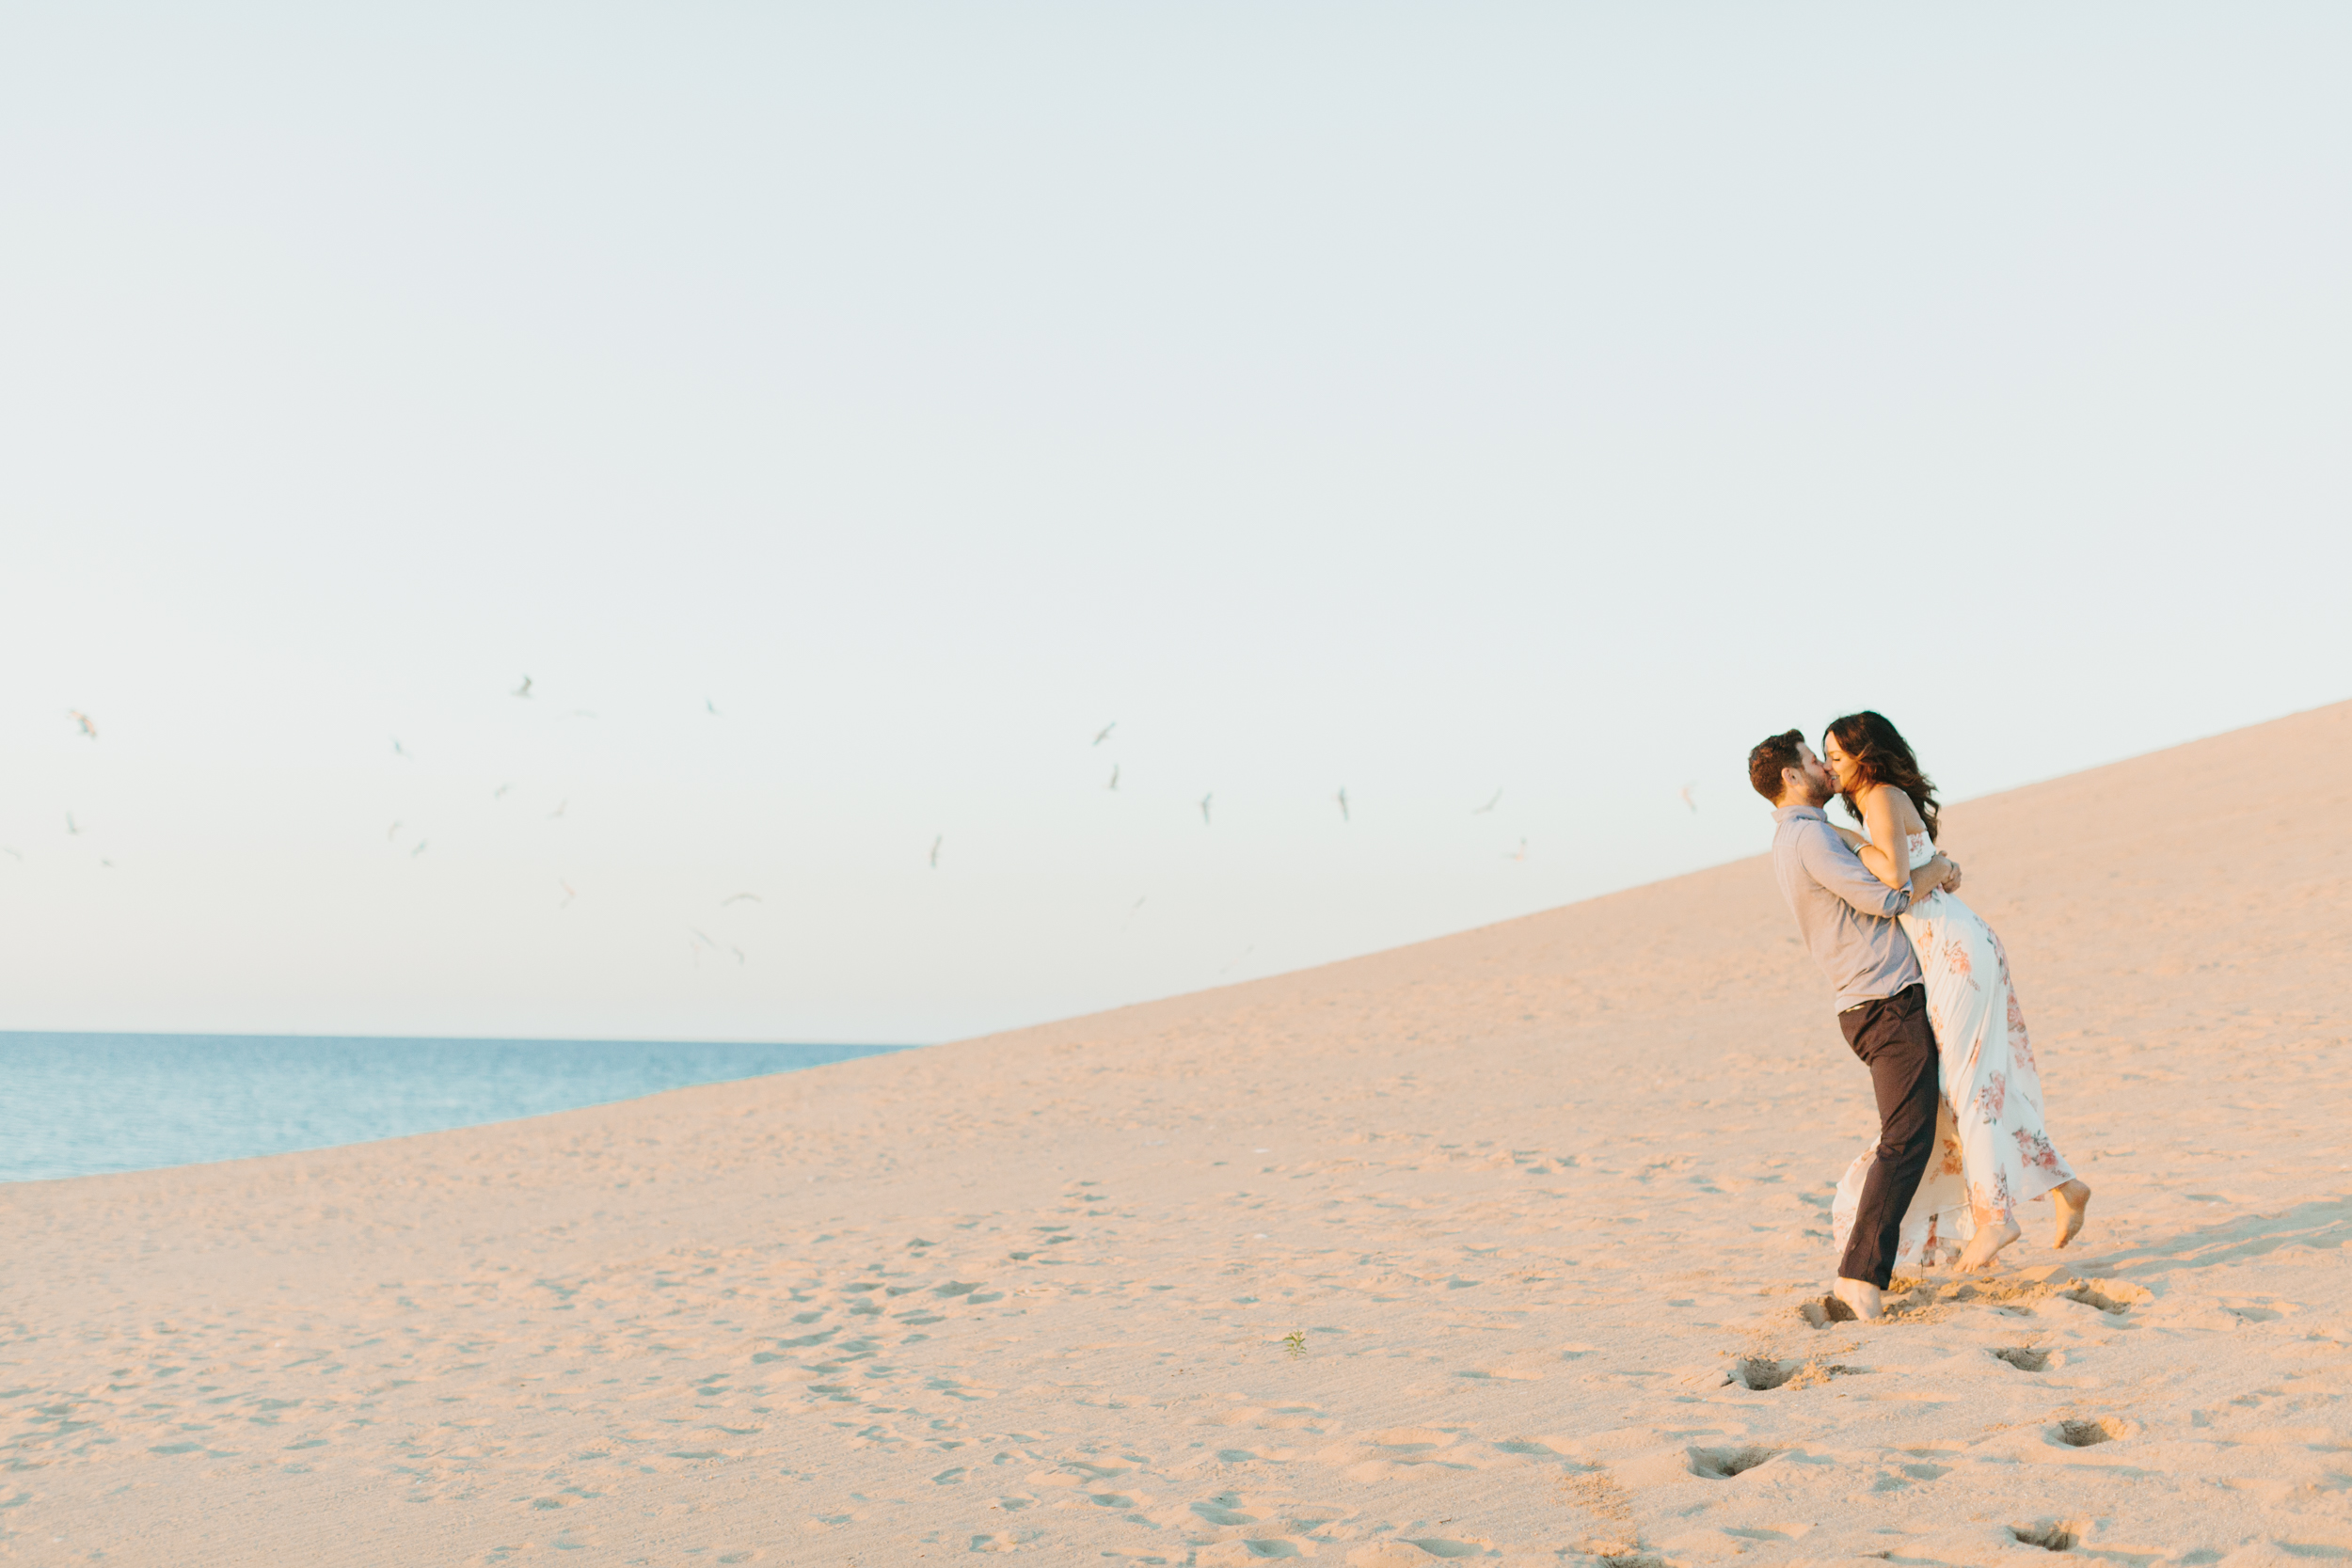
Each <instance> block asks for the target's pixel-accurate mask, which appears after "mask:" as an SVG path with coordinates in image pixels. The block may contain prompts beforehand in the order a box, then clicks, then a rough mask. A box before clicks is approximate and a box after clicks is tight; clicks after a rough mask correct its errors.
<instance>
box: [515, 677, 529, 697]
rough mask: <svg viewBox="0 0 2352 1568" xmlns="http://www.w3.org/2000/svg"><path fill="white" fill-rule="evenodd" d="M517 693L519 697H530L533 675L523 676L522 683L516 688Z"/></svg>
mask: <svg viewBox="0 0 2352 1568" xmlns="http://www.w3.org/2000/svg"><path fill="white" fill-rule="evenodd" d="M515 695H516V696H517V697H528V696H530V695H531V677H530V676H529V675H525V676H524V677H523V683H522V685H520V686H518V687H516V688H515Z"/></svg>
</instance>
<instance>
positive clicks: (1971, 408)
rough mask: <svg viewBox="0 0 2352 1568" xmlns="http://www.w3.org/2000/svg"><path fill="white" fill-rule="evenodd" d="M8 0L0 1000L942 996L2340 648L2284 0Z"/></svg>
mask: <svg viewBox="0 0 2352 1568" xmlns="http://www.w3.org/2000/svg"><path fill="white" fill-rule="evenodd" d="M6 36H7V40H8V43H7V47H6V48H5V49H0V143H4V145H5V149H6V155H5V157H0V213H4V214H5V222H6V232H7V235H8V243H7V244H6V245H0V529H5V538H4V540H0V543H5V552H4V554H0V562H4V563H5V583H6V589H7V597H6V613H5V615H0V671H4V672H5V677H4V678H0V848H5V849H6V850H7V851H8V852H7V853H5V854H0V952H4V953H5V955H6V957H5V959H0V963H4V964H5V974H6V983H5V986H4V987H0V998H4V999H5V1000H0V1028H23V1029H31V1028H40V1029H155V1030H191V1031H222V1032H241V1031H254V1032H333V1033H354V1034H378V1033H383V1034H471V1035H480V1034H498V1035H522V1036H564V1037H639V1038H643V1037H664V1038H728V1039H799V1040H841V1041H867V1040H875V1041H879V1040H893V1041H897V1040H931V1039H944V1038H949V1037H957V1036H961V1035H968V1034H972V1033H976V1032H979V1031H983V1030H989V1029H995V1028H1002V1027H1008V1026H1011V1025H1016V1024H1020V1023H1025V1022H1038V1021H1042V1020H1045V1019H1049V1018H1055V1017H1060V1016H1066V1015H1069V1014H1072V1013H1075V1012H1080V1011H1085V1010H1089V1009H1093V1008H1098V1007H1103V1006H1114V1005H1118V1004H1120V1003H1124V1002H1131V1001H1138V1000H1142V999H1145V998H1148V997H1152V996H1159V995H1166V994H1169V993H1172V992H1179V991H1184V990H1195V989H1198V988H1200V987H1203V986H1209V985H1214V984H1219V983H1225V982H1229V981H1233V980H1240V979H1246V978H1249V977H1252V976H1256V975H1262V974H1270V973H1274V972H1278V971H1280V970H1284V969H1291V968H1295V967H1299V966H1302V965H1307V964H1312V963H1318V962H1322V961H1326V960H1328V959H1332V958H1340V957H1344V956H1347V955H1350V954H1355V953H1360V952H1366V951H1371V950H1375V949H1377V948H1381V947H1385V946H1390V945H1392V944H1395V943H1398V942H1408V941H1413V940H1417V939H1420V938H1423V937H1429V936H1435V935H1438V934H1440V933H1443V932H1446V931H1451V930H1457V929H1461V928H1463V927H1470V926H1474V925H1479V924H1483V923H1486V922H1488V921H1493V920H1498V919H1502V918H1506V917H1510V916H1513V915H1518V914H1522V913H1526V912H1529V911H1536V910H1541V909H1546V908H1549V907H1551V906H1554V905H1558V904H1562V903H1565V902H1569V901H1572V900H1575V899H1578V898H1582V897H1586V896H1590V895H1594V894H1597V893H1601V892H1605V891H1608V890H1610V889H1613V888H1618V887H1623V886H1627V885H1629V884H1633V883H1638V882H1643V881H1647V880H1650V879H1656V878H1659V877H1663V876H1669V875H1672V874H1675V873H1677V872H1681V871H1685V870H1690V869H1693V868H1696V867H1699V866H1703V865H1708V864H1711V863H1720V862H1722V861H1724V860H1728V859H1732V858H1735V857H1739V856H1743V855H1749V854H1755V853H1757V852H1759V851H1760V850H1761V849H1762V848H1763V847H1765V845H1766V843H1767V841H1768V839H1769V833H1770V822H1769V815H1768V812H1767V809H1766V807H1765V806H1764V804H1763V802H1761V801H1760V800H1756V798H1755V797H1754V796H1753V795H1752V794H1750V793H1749V792H1748V790H1747V787H1746V784H1745V782H1744V778H1743V774H1742V769H1741V762H1742V758H1743V757H1744V754H1745V752H1746V751H1747V748H1748V747H1749V746H1750V745H1751V744H1752V743H1753V742H1754V741H1755V740H1756V739H1757V738H1759V737H1760V736H1763V735H1765V734H1767V733H1770V732H1772V731H1775V730H1779V729H1783V728H1786V727H1788V725H1791V724H1796V725H1802V726H1803V727H1804V728H1805V729H1806V730H1807V731H1808V732H1809V733H1816V734H1818V732H1819V730H1820V726H1821V724H1822V723H1823V722H1824V721H1826V720H1828V719H1830V718H1832V717H1833V716H1835V715H1836V714H1838V713H1840V712H1844V711H1847V710H1849V709H1851V708H1854V707H1859V706H1866V705H1867V706H1876V707H1878V708H1880V709H1882V710H1883V711H1884V712H1886V713H1887V714H1888V715H1889V716H1890V717H1892V718H1894V719H1895V721H1897V722H1898V723H1899V724H1900V725H1902V726H1903V727H1904V729H1905V730H1906V731H1907V732H1908V733H1910V735H1911V736H1912V737H1913V738H1914V740H1915V742H1916V744H1917V746H1918V748H1919V750H1920V752H1921V753H1922V757H1923V760H1924V761H1925V762H1926V764H1927V766H1928V768H1929V769H1930V770H1931V772H1932V773H1933V774H1934V775H1935V776H1936V778H1937V779H1938V780H1939V782H1940V783H1941V784H1943V786H1944V788H1945V790H1946V793H1947V797H1950V798H1965V797H1967V796H1971V795H1977V794H1982V793H1986V792H1989V791H1994V790H1998V789H2004V788H2008V787H2010V786H2013V785H2016V784H2024V783H2027V782H2030V781H2033V780H2036V779H2042V778H2046V777H2049V776H2052V775H2055V774H2059V773H2064V772H2069V771H2073V770H2074V769H2077V768H2085V767H2089V766H2093V765H2096V764H2099V763H2102V762H2106V761H2111V760H2114V759H2117V758H2120V757H2122V756H2126V755H2130V754H2134V753H2137V752H2145V751H2149V750H2152V749H2154V748H2157V747H2162V746H2166V745H2169V744H2173V743H2175V742H2178V741H2182V740H2185V739H2189V738H2192V737H2194V736H2202V735H2209V734H2213V733H2216V732H2217V731H2222V730H2227V729H2231V728H2233V727H2236V726H2238V725H2242V724H2246V723H2250V722H2253V721H2259V720H2263V719H2266V718H2271V717H2275V716H2277V715H2280V714H2282V713H2286V712H2290V711H2293V710H2296V709H2298V708H2302V707H2308V706H2312V705H2318V704H2321V703H2326V702H2330V701H2335V700H2340V699H2343V698H2344V697H2347V696H2352V673H2347V670H2348V668H2352V666H2348V664H2347V657H2346V656H2347V654H2352V632H2347V629H2346V627H2347V625H2352V617H2347V616H2346V614H2345V613H2344V609H2343V603H2344V598H2345V595H2346V588H2345V583H2346V580H2347V577H2348V576H2352V546H2347V544H2346V522H2347V513H2348V512H2352V507H2348V506H2347V503H2348V502H2352V475H2348V474H2347V471H2346V444H2345V436H2344V432H2345V430H2346V428H2347V425H2348V423H2352V419H2348V417H2352V385H2348V372H2347V367H2352V293H2348V292H2347V290H2346V289H2345V287H2344V279H2345V278H2346V277H2352V184H2348V183H2347V179H2346V175H2347V163H2352V151H2348V150H2352V95H2347V94H2346V93H2345V92H2344V90H2343V84H2344V80H2345V78H2346V72H2347V68H2352V49H2347V43H2352V12H2346V11H2345V10H2344V9H2343V8H2340V7H2331V6H2320V5H2310V6H2299V7H2298V6H2290V5H2277V6H2265V7H2262V8H2216V7H2194V8H2191V7H2166V6H2149V5H2130V6H2123V5H2113V6H2104V7H2100V6H2078V7H2069V8H2062V9H2053V8H2046V7H2022V6H2011V7H1972V8H1966V9H1965V10H1959V9H1931V8H1900V9H1890V8H1880V7H1862V6H1851V7H1820V8H1751V7H1732V6H1718V7H1708V6H1689V7H1678V8H1666V7H1630V6H1625V7H1613V8H1572V7H1536V6H1524V7H1505V6H1442V7H1441V6H1426V7H1418V8H1414V7H1395V6H1389V7H1376V6H1363V5H1346V6H1337V5H1334V6H1305V5H1299V6H1287V7H1266V6H1263V5H1249V6H1209V5H1194V6H1183V7H1174V6H1167V7H1139V6H1131V7H1102V6H1086V7H1081V6H1069V7H1058V8H1057V7H1033V6H1032V7H1024V6H992V7H971V6H938V7H915V6H888V5H864V4H861V5H857V6H847V5H844V6H836V7H830V8H816V7H803V8H773V7H765V8H755V7H749V6H711V5H705V6H672V7H642V8H621V7H578V6H562V7H558V6H541V7H523V6H508V7H496V8H484V7H479V6H467V7H458V6H434V5H404V6H399V7H378V8H373V9H372V10H363V9H361V8H319V7H314V6H293V5H288V6H284V7H279V8H262V7H251V6H237V5H229V4H223V5H215V6H208V7H202V8H185V7H162V6H151V7H137V6H117V7H103V6H102V7H87V8H60V7H51V8H40V9H31V8H19V9H18V10H17V11H16V12H15V13H14V14H13V15H12V16H11V18H10V21H9V24H8V29H7V35H6ZM526 675H528V676H529V677H530V678H531V680H532V694H531V695H530V696H529V697H528V698H517V697H514V696H512V695H510V694H509V693H510V692H511V691H512V690H513V689H516V687H517V686H519V685H520V684H521V682H522V680H523V678H524V676H526ZM707 705H708V706H707ZM709 706H715V707H716V709H717V710H718V711H717V712H716V713H715V714H713V713H712V712H710V711H709V710H708V708H709ZM72 710H79V711H80V712H82V713H86V714H87V715H88V716H89V717H90V719H91V720H92V721H93V722H94V723H95V724H96V726H97V728H98V731H99V734H98V737H97V738H96V739H95V740H92V739H89V738H87V737H86V736H84V735H83V734H82V733H81V731H80V728H79V726H78V724H77V722H76V721H74V720H73V719H72V718H71V717H70V716H69V715H70V712H72ZM1113 721H1116V724H1117V728H1116V729H1114V730H1113V731H1112V733H1111V735H1110V736H1109V737H1108V738H1106V739H1104V741H1103V742H1102V743H1101V744H1100V745H1099V746H1098V745H1094V744H1092V743H1091V742H1092V740H1093V737H1094V736H1095V735H1096V733H1097V732H1098V731H1100V730H1101V729H1102V728H1103V727H1104V725H1106V724H1110V723H1112V722H1113ZM395 739H397V740H398V742H399V743H400V745H401V747H402V748H403V749H404V750H405V752H406V753H407V754H406V755H402V754H398V753H396V752H395V751H394V749H393V743H394V741H395ZM1113 768H1118V769H1119V786H1118V788H1117V789H1116V790H1113V789H1110V788H1107V787H1105V786H1106V784H1107V783H1108V781H1109V778H1110V775H1111V772H1112V769H1113ZM1686 784H1687V785H1691V786H1692V795H1691V799H1692V801H1694V802H1695V804H1696V807H1697V809H1696V810H1695V811H1692V810H1690V809H1688V808H1687V807H1686V805H1685V804H1684V801H1683V800H1682V799H1681V795H1680V792H1681V791H1682V789H1683V787H1684V786H1685V785H1686ZM501 786H507V787H506V789H505V793H504V794H502V795H499V794H495V793H494V792H495V791H497V790H499V789H500V787H501ZM1341 788H1345V789H1346V791H1347V796H1348V801H1349V806H1350V813H1351V819H1349V820H1343V818H1342V816H1341V813H1340V809H1339V806H1338V802H1337V801H1336V800H1335V799H1334V797H1335V793H1336V792H1337V791H1338V790H1339V789H1341ZM1498 789H1500V790H1501V792H1502V794H1501V799H1500V800H1499V801H1498V802H1497V803H1496V804H1495V805H1494V807H1493V809H1492V810H1491V811H1490V812H1487V813H1486V814H1484V815H1478V814H1476V813H1475V808H1477V807H1479V806H1480V805H1482V804H1484V803H1485V802H1486V801H1487V800H1488V799H1489V798H1490V797H1492V796H1493V795H1494V794H1495V792H1496V791H1497V790H1498ZM1204 794H1213V797H1214V799H1213V800H1212V802H1211V812H1210V816H1211V820H1210V821H1209V822H1207V823H1205V824H1204V823H1203V821H1202V820H1201V814H1200V810H1199V808H1198V805H1197V802H1198V801H1199V800H1200V797H1201V796H1202V795H1204ZM69 814H71V816H72V826H73V828H74V829H76V830H78V831H76V832H69V831H68V817H69ZM395 824H397V826H396V827H395ZM935 838H936V839H941V840H943V842H942V844H941V848H940V854H939V863H938V866H937V868H936V869H935V870H934V869H933V868H932V867H931V866H930V863H929V856H930V849H931V846H932V844H933V841H934V839H935ZM1522 841H1523V842H1524V858H1518V853H1519V850H1520V847H1521V844H1522ZM1952 848H1953V849H1954V852H1955V853H1957V854H1960V855H1961V856H1962V858H1963V859H1965V857H1966V849H1965V846H1964V845H1962V844H1957V843H1955V844H1954V845H1953V846H1952ZM107 862H111V865H109V864H107ZM567 886H568V889H569V890H570V894H569V895H567V892H566V887H567ZM739 893H752V894H755V895H757V901H756V902H755V901H752V900H748V899H745V900H739V901H736V902H734V903H731V904H723V902H722V901H723V900H725V899H727V898H729V897H730V896H731V895H736V894H739ZM567 900H568V901H567ZM698 933H699V934H698ZM737 950H739V951H740V955H741V957H740V958H738V956H737Z"/></svg>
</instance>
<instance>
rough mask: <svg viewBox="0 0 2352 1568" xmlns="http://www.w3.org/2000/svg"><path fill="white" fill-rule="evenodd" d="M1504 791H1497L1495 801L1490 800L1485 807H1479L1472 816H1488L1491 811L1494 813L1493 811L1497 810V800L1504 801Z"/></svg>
mask: <svg viewBox="0 0 2352 1568" xmlns="http://www.w3.org/2000/svg"><path fill="white" fill-rule="evenodd" d="M1495 800H1502V791H1501V790H1500V789H1498V790H1496V791H1495V798H1494V800H1489V801H1487V802H1486V804H1485V805H1483V806H1481V807H1479V808H1478V809H1477V810H1476V811H1474V812H1472V813H1470V815H1471V816H1486V814H1487V813H1488V812H1490V811H1492V810H1494V809H1495Z"/></svg>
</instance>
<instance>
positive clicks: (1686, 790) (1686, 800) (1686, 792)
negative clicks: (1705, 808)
mask: <svg viewBox="0 0 2352 1568" xmlns="http://www.w3.org/2000/svg"><path fill="white" fill-rule="evenodd" d="M1696 788H1698V783H1697V781H1695V780H1693V781H1692V782H1691V783H1690V784H1684V785H1683V786H1682V803H1683V804H1684V805H1686V806H1689V807H1690V808H1691V810H1692V812H1694V813H1695V812H1696V811H1697V810H1698V809H1699V803H1698V802H1697V801H1696V800H1692V799H1691V791H1692V790H1694V789H1696Z"/></svg>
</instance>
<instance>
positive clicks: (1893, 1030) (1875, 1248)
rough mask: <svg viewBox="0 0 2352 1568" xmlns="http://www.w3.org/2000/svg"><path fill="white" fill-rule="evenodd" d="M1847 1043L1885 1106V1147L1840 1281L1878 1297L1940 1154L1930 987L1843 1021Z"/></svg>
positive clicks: (1871, 1005)
mask: <svg viewBox="0 0 2352 1568" xmlns="http://www.w3.org/2000/svg"><path fill="white" fill-rule="evenodd" d="M1837 1022H1838V1026H1839V1027H1840V1028H1842V1029H1844V1030H1845V1031H1846V1043H1847V1044H1848V1045H1851V1046H1852V1047H1853V1053H1854V1054H1855V1055H1857V1056H1859V1057H1861V1058H1862V1060H1863V1064H1864V1065H1865V1066H1867V1068H1868V1069H1870V1087H1871V1088H1872V1089H1874V1090H1876V1091H1877V1093H1878V1099H1879V1142H1878V1147H1877V1148H1874V1149H1872V1150H1871V1151H1870V1169H1869V1172H1868V1174H1867V1175H1866V1176H1865V1177H1864V1178H1863V1179H1862V1201H1861V1204H1860V1206H1859V1207H1858V1208H1857V1209H1856V1210H1855V1211H1854V1217H1853V1233H1852V1234H1851V1235H1850V1236H1849V1237H1847V1239H1846V1256H1845V1257H1844V1259H1841V1260H1840V1261H1839V1263H1838V1265H1837V1277H1838V1278H1840V1279H1865V1280H1868V1281H1869V1282H1870V1283H1871V1284H1873V1285H1875V1286H1877V1287H1878V1288H1879V1289H1880V1290H1882V1291H1883V1290H1885V1289H1886V1282H1887V1281H1888V1280H1890V1279H1892V1278H1893V1277H1894V1276H1895V1246H1896V1243H1897V1240H1898V1238H1899V1236H1900V1235H1901V1233H1902V1227H1903V1212H1904V1211H1906V1210H1908V1209H1909V1208H1910V1207H1911V1198H1912V1195H1913V1194H1914V1193H1916V1192H1917V1191H1918V1190H1919V1178H1920V1177H1922V1176H1924V1175H1926V1174H1927V1168H1928V1157H1929V1156H1930V1155H1931V1154H1933V1153H1934V1152H1935V1100H1936V1094H1937V1087H1936V1076H1935V1031H1934V1030H1932V1029H1931V1028H1930V1027H1929V1025H1928V992H1927V988H1926V987H1925V986H1918V985H1911V986H1905V987H1904V988H1903V989H1902V990H1899V991H1897V992H1896V993H1895V994H1894V995H1892V996H1888V997H1883V998H1881V999H1880V1000H1878V1001H1876V1002H1865V1003H1863V1004H1862V1006H1858V1007H1849V1008H1848V1009H1847V1010H1846V1011H1844V1012H1842V1013H1839V1014H1838V1015H1837Z"/></svg>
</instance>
